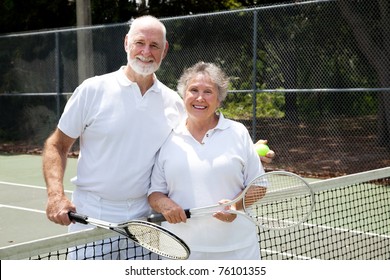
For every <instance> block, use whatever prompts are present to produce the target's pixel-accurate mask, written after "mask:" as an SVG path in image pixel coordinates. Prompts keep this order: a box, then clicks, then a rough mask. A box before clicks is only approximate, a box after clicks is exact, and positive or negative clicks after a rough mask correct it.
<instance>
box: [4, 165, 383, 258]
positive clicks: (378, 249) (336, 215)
mask: <svg viewBox="0 0 390 280" xmlns="http://www.w3.org/2000/svg"><path fill="white" fill-rule="evenodd" d="M1 163H2V164H3V162H1ZM2 167H3V165H2ZM72 168H73V167H72ZM72 168H71V169H72ZM37 170H39V171H36V170H35V172H40V165H38V169H37ZM72 171H74V169H72ZM72 171H71V172H72ZM39 174H40V173H39ZM1 176H3V177H4V176H5V175H3V174H2V173H0V181H2V182H4V181H5V179H7V178H5V179H3V178H2V177H1ZM39 176H41V175H39ZM25 177H26V176H24V179H25V180H26V178H25ZM8 179H9V178H8ZM30 180H32V178H30ZM38 184H39V183H38ZM42 184H43V183H42ZM310 185H311V186H312V187H313V190H314V192H315V199H316V204H315V209H314V211H313V213H312V214H311V216H310V218H309V220H308V221H307V222H306V223H304V224H302V225H300V226H298V227H296V228H293V229H288V230H280V231H269V230H262V229H259V239H260V242H259V246H260V249H261V255H262V259H265V260H273V259H277V260H285V259H292V260H302V259H326V260H327V259H333V260H354V259H355V260H370V259H377V260H387V259H390V167H386V168H382V169H377V170H372V171H368V172H362V173H357V174H353V175H348V176H342V177H337V178H333V179H327V180H321V181H313V182H311V183H310ZM42 186H43V185H42ZM0 191H1V194H2V195H1V204H3V205H4V204H6V203H8V205H10V204H13V205H17V207H19V209H17V208H12V207H4V206H2V207H1V208H0V211H1V215H0V217H1V224H2V225H5V224H10V223H11V224H12V225H15V226H14V232H18V231H19V232H22V231H24V230H25V229H26V228H29V229H30V230H31V229H32V228H33V229H37V226H36V224H38V225H40V227H42V228H44V231H45V232H46V236H42V237H41V238H39V237H37V236H35V235H34V238H32V237H31V236H30V238H27V239H26V240H22V238H20V241H17V242H16V241H15V242H12V244H4V242H3V241H4V240H2V244H1V247H2V248H0V259H67V257H68V255H69V253H72V254H74V253H76V254H77V252H79V250H78V249H76V247H78V246H79V245H80V246H81V248H82V250H80V252H85V251H88V252H89V253H91V252H93V254H92V256H88V258H93V259H110V258H111V255H110V254H107V255H105V254H104V253H103V252H98V251H96V250H95V249H94V245H95V244H99V243H101V242H102V240H103V239H104V242H112V243H111V245H110V246H111V247H112V249H113V251H115V252H121V253H122V254H124V255H125V256H129V258H132V257H133V256H134V255H135V257H136V258H137V259H155V257H156V256H153V254H150V252H148V251H146V250H140V248H136V247H134V248H130V249H129V248H127V249H123V250H122V248H123V247H127V245H126V242H127V240H126V239H125V238H120V240H118V239H117V238H115V237H114V236H113V233H111V232H110V231H106V230H104V229H93V230H89V231H85V232H79V233H72V234H67V233H65V228H64V227H60V226H56V225H52V224H51V223H49V222H48V221H46V220H45V219H46V217H45V214H44V212H43V209H44V208H43V207H44V204H45V193H44V189H43V193H41V194H39V195H38V194H35V195H34V193H30V191H28V192H27V191H26V187H24V188H23V187H18V188H15V189H14V187H13V186H9V185H6V184H4V183H2V184H0ZM34 191H35V192H39V191H38V190H35V189H34ZM70 193H71V190H69V194H70ZM4 194H7V197H5V196H4ZM6 200H10V201H6ZM36 205H40V206H39V207H37V206H36ZM15 207H16V206H15ZM23 207H25V208H26V209H30V212H29V214H28V215H27V212H23ZM33 207H37V210H39V211H37V212H33V213H31V209H35V208H33ZM40 209H41V210H40ZM12 211H14V212H13V213H9V212H12ZM17 211H21V212H19V214H17ZM40 211H41V212H40ZM33 225H35V227H34V226H33ZM2 227H4V226H2ZM50 228H51V230H49V229H50ZM3 229H4V228H2V229H1V230H2V236H3ZM57 230H60V232H57V233H56V231H57ZM31 231H34V230H31ZM15 234H16V233H15ZM27 234H28V235H30V234H32V233H27ZM36 235H42V233H40V234H36ZM2 239H4V238H2ZM6 239H7V238H6ZM35 239H39V240H35ZM15 240H16V238H15ZM135 252H136V253H135ZM81 258H83V256H81ZM85 258H87V257H85Z"/></svg>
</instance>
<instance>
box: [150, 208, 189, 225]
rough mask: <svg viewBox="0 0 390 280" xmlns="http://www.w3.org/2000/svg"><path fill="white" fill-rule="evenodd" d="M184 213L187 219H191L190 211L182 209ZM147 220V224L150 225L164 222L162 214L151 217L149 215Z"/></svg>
mask: <svg viewBox="0 0 390 280" xmlns="http://www.w3.org/2000/svg"><path fill="white" fill-rule="evenodd" d="M184 212H185V213H186V217H187V218H190V217H191V212H190V209H184ZM147 220H148V222H151V223H159V222H165V221H166V219H165V217H164V215H163V214H151V215H149V217H148V219H147Z"/></svg>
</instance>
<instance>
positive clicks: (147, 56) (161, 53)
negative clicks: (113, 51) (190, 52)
mask: <svg viewBox="0 0 390 280" xmlns="http://www.w3.org/2000/svg"><path fill="white" fill-rule="evenodd" d="M125 47H126V52H127V61H128V65H129V66H130V67H131V68H132V69H133V70H134V71H135V72H136V73H138V74H140V75H143V76H148V75H150V74H153V73H154V72H156V71H157V70H158V68H159V67H160V65H161V62H162V60H163V59H164V57H165V55H166V52H167V49H168V43H167V42H166V41H165V40H164V34H163V31H162V30H161V28H159V27H158V26H156V27H153V26H150V25H149V26H147V27H141V26H140V27H137V29H136V30H134V31H133V32H132V33H131V34H128V35H126V44H125Z"/></svg>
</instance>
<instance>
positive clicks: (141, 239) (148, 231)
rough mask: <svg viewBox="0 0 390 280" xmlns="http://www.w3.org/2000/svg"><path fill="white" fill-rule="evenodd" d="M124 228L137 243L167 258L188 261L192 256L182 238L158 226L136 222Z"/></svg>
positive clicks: (129, 223)
mask: <svg viewBox="0 0 390 280" xmlns="http://www.w3.org/2000/svg"><path fill="white" fill-rule="evenodd" d="M122 228H123V229H124V230H125V232H126V233H127V235H128V237H129V238H130V239H132V240H133V241H134V242H135V243H137V244H138V245H140V246H142V247H144V248H146V249H148V250H149V251H151V252H153V253H156V254H158V255H160V256H163V257H165V258H169V259H174V260H186V259H188V257H189V255H190V252H191V251H190V248H189V247H188V245H187V244H186V243H185V242H184V241H183V240H182V239H181V238H179V237H178V236H176V235H175V234H173V233H172V232H170V231H168V230H167V229H165V228H163V227H160V226H158V225H156V224H153V223H149V222H146V221H141V220H134V221H130V222H128V223H126V225H123V226H122Z"/></svg>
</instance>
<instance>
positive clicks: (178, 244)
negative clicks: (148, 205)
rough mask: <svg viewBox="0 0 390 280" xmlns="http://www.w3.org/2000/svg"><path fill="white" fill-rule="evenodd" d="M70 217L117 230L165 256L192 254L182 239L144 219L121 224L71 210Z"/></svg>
mask: <svg viewBox="0 0 390 280" xmlns="http://www.w3.org/2000/svg"><path fill="white" fill-rule="evenodd" d="M69 218H70V219H71V220H73V221H75V222H78V223H82V224H91V225H94V226H97V227H101V228H105V229H109V230H112V231H115V232H117V233H119V234H121V235H123V236H125V237H127V238H130V239H131V240H132V241H134V242H135V243H137V244H138V245H140V246H142V247H144V248H146V249H148V250H149V251H151V252H154V253H156V254H158V255H160V256H163V257H165V258H169V259H176V260H185V259H187V258H188V257H189V255H190V249H189V247H188V246H187V244H186V243H185V242H184V241H183V240H182V239H180V238H179V237H177V236H176V235H174V234H173V233H172V232H170V231H168V230H166V229H164V228H162V227H160V226H158V225H156V224H152V223H149V222H146V221H142V220H132V221H128V222H125V223H119V224H117V223H109V222H106V221H102V220H98V219H93V218H90V217H88V216H86V215H82V214H78V213H75V212H69Z"/></svg>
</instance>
